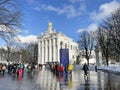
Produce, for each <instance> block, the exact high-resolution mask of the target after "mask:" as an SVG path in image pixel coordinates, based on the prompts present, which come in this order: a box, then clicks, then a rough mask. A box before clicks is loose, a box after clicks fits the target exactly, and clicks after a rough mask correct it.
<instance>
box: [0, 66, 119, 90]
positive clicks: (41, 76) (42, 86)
mask: <svg viewBox="0 0 120 90" xmlns="http://www.w3.org/2000/svg"><path fill="white" fill-rule="evenodd" d="M88 76H89V78H88V80H85V79H84V76H83V71H82V70H74V71H73V73H72V77H70V76H68V79H66V76H65V75H64V76H63V77H56V75H54V74H53V73H51V71H50V70H48V69H45V68H44V69H42V70H41V71H40V72H39V73H36V74H34V76H32V75H27V73H26V72H25V74H24V78H23V79H21V80H18V79H17V78H14V77H13V76H11V75H9V74H7V73H6V74H5V76H4V77H3V76H2V75H0V90H119V88H120V81H119V80H120V75H117V74H113V73H108V72H101V71H98V72H95V71H89V75H88Z"/></svg>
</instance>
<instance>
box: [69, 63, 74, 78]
mask: <svg viewBox="0 0 120 90" xmlns="http://www.w3.org/2000/svg"><path fill="white" fill-rule="evenodd" d="M68 70H69V73H70V75H71V76H72V70H73V64H72V63H70V64H69V65H68Z"/></svg>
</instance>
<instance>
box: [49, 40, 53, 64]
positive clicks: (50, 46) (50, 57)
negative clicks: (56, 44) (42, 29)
mask: <svg viewBox="0 0 120 90" xmlns="http://www.w3.org/2000/svg"><path fill="white" fill-rule="evenodd" d="M51 49H52V45H51V39H49V61H50V62H52V56H51V53H52V52H51V51H52V50H51Z"/></svg>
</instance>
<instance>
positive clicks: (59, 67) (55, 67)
mask: <svg viewBox="0 0 120 90" xmlns="http://www.w3.org/2000/svg"><path fill="white" fill-rule="evenodd" d="M48 66H49V68H50V70H51V71H52V72H53V73H54V74H56V75H58V76H62V75H63V72H64V71H65V72H66V73H67V72H68V73H69V74H70V75H72V70H73V64H71V63H70V64H69V65H63V64H59V63H49V64H48Z"/></svg>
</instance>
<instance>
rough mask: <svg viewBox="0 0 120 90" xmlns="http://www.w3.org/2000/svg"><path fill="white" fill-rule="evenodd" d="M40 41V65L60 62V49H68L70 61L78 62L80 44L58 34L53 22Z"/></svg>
mask: <svg viewBox="0 0 120 90" xmlns="http://www.w3.org/2000/svg"><path fill="white" fill-rule="evenodd" d="M38 39H39V42H38V64H45V63H46V62H60V49H68V50H69V61H70V62H74V61H76V58H77V56H78V52H79V49H78V44H77V43H76V42H74V41H73V40H72V39H71V38H69V37H67V36H66V35H64V34H62V33H60V32H56V31H55V30H54V29H53V27H52V23H51V22H50V23H48V28H47V30H46V32H45V33H42V34H41V35H40V37H39V38H38Z"/></svg>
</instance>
